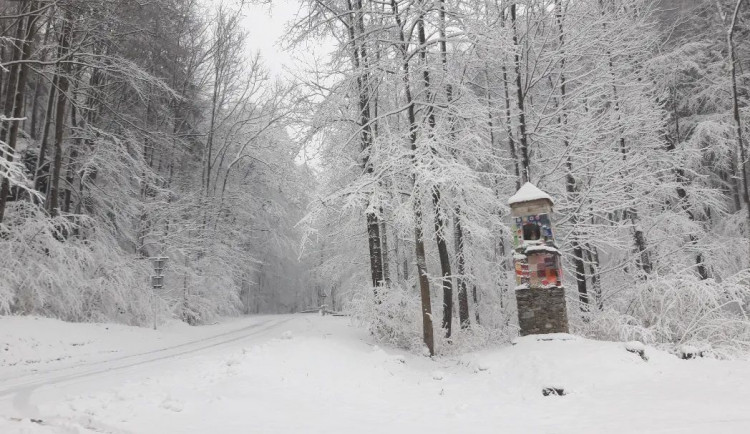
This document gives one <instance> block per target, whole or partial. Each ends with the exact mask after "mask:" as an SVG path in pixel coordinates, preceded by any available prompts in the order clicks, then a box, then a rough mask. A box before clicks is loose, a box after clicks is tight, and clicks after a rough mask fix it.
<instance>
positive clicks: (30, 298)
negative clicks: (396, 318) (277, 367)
mask: <svg viewBox="0 0 750 434" xmlns="http://www.w3.org/2000/svg"><path fill="white" fill-rule="evenodd" d="M240 7H241V4H239V3H237V4H234V3H231V2H226V3H225V4H221V5H216V6H215V7H213V9H211V10H209V12H208V13H206V12H205V11H206V9H205V5H203V4H202V3H200V2H197V1H194V0H165V1H154V2H135V1H111V0H107V1H88V0H40V1H37V0H20V1H18V0H16V1H3V2H0V14H2V15H0V26H1V27H0V31H1V32H2V39H1V40H0V44H1V45H0V59H1V60H2V75H1V77H0V79H1V80H2V82H1V83H0V85H2V91H1V92H0V94H1V95H0V106H2V107H3V123H2V131H0V140H1V141H2V145H3V154H2V155H3V158H2V159H0V163H2V175H3V177H2V179H3V184H2V196H1V197H2V200H1V201H0V219H2V220H1V223H2V226H0V228H1V230H2V239H0V250H1V251H2V253H1V254H0V312H1V313H6V314H8V313H10V314H41V315H50V316H55V317H59V318H62V319H66V320H74V321H88V320H101V319H114V320H118V321H122V322H127V323H135V324H142V323H145V322H146V321H147V320H148V318H150V317H151V315H152V313H154V312H156V313H158V314H159V316H162V317H163V316H170V315H171V316H176V317H179V318H182V319H183V320H185V321H187V322H189V323H191V324H192V323H198V322H205V321H207V320H210V318H211V317H213V316H216V315H218V314H236V313H243V312H246V313H247V312H259V311H266V312H268V311H270V312H273V311H284V312H288V311H293V310H295V309H297V308H298V307H299V306H300V305H306V304H307V301H306V297H309V296H308V294H307V293H303V292H302V290H303V288H304V287H303V285H302V278H303V270H302V267H301V265H300V264H301V263H300V261H298V254H297V250H298V244H299V235H297V234H296V233H295V232H294V224H295V223H296V221H297V220H299V218H300V217H301V216H302V214H303V212H304V207H305V205H306V199H305V192H304V190H303V189H301V188H300V187H299V186H300V185H304V183H306V182H307V181H306V179H307V177H308V176H309V174H308V173H307V172H306V171H305V170H304V169H303V168H301V167H299V166H297V165H295V164H294V159H295V157H296V155H297V153H298V151H299V149H298V145H297V144H296V143H295V142H294V141H293V140H292V139H291V138H290V136H289V134H288V132H287V130H286V128H287V126H288V125H289V124H290V122H292V120H293V119H294V116H293V113H292V109H293V107H294V100H295V98H297V96H296V93H295V88H294V86H293V85H290V84H285V83H281V82H279V81H278V80H276V79H274V78H273V77H272V76H270V75H269V73H268V72H267V71H266V70H265V69H264V67H263V65H262V62H261V60H260V58H259V57H258V55H257V54H252V53H251V52H250V50H249V49H248V47H247V44H246V30H245V29H244V28H243V25H242V16H243V15H242V10H241V8H240ZM154 256H166V257H168V260H167V264H168V265H167V269H166V270H167V276H166V278H165V287H164V288H163V289H161V290H159V291H156V292H152V291H151V286H150V284H149V275H150V274H151V273H152V271H151V267H152V265H151V263H150V261H149V259H148V258H150V257H154ZM277 288H282V289H283V291H277Z"/></svg>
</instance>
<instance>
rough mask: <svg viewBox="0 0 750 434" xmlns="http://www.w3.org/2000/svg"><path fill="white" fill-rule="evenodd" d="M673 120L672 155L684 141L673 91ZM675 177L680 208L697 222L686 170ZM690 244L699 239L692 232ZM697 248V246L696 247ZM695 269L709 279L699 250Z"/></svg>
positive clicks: (668, 147)
mask: <svg viewBox="0 0 750 434" xmlns="http://www.w3.org/2000/svg"><path fill="white" fill-rule="evenodd" d="M672 118H673V120H674V129H675V137H674V138H673V139H671V140H670V139H667V151H669V152H670V153H671V152H673V151H674V150H675V149H676V148H677V146H676V145H677V144H679V143H680V141H681V140H682V138H681V136H680V113H679V109H678V107H677V90H676V89H672ZM674 172H675V177H676V178H677V189H676V190H677V197H679V198H680V206H681V208H682V210H683V211H685V214H687V216H688V218H689V219H690V221H693V222H694V221H697V219H696V218H695V213H694V212H693V211H692V210H691V209H690V203H689V200H688V193H687V190H685V186H686V185H687V184H688V178H687V176H686V175H685V170H684V169H682V168H680V167H678V168H676V169H675V170H674ZM688 238H689V240H690V244H691V245H693V246H696V244H697V242H698V239H697V237H696V236H695V234H693V233H692V232H691V233H690V234H688ZM696 247H697V246H696ZM695 267H696V271H697V272H698V276H699V277H700V278H701V280H706V279H708V268H707V267H706V264H705V260H704V257H703V252H701V251H700V250H698V252H696V254H695Z"/></svg>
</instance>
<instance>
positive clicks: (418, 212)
mask: <svg viewBox="0 0 750 434" xmlns="http://www.w3.org/2000/svg"><path fill="white" fill-rule="evenodd" d="M391 9H392V10H393V16H394V19H395V21H396V26H397V28H398V30H399V41H400V51H401V56H402V59H403V64H402V70H403V74H404V75H403V81H404V95H405V98H406V105H407V111H406V113H407V116H408V119H409V143H410V145H411V151H412V153H413V157H412V158H415V156H416V151H417V134H418V131H419V126H418V125H417V118H416V114H415V110H414V100H413V98H412V95H411V84H410V79H409V55H408V49H409V43H408V42H407V41H406V36H405V35H404V26H403V23H402V21H401V17H400V15H399V12H398V3H397V2H396V0H391ZM413 164H414V166H416V161H413ZM411 178H412V184H413V185H414V187H415V191H414V196H413V197H412V199H413V207H414V208H413V209H414V250H415V255H416V262H417V276H418V278H419V295H420V299H421V302H422V306H421V307H422V336H423V339H424V343H425V345H426V346H427V350H428V351H429V354H430V356H433V355H434V354H435V338H434V334H433V325H432V305H431V301H430V280H429V278H428V277H427V258H426V255H425V250H424V234H423V231H422V224H423V221H422V200H421V198H420V197H421V192H419V191H417V188H416V187H417V185H418V184H417V173H416V170H415V171H414V172H413V174H412V177H411Z"/></svg>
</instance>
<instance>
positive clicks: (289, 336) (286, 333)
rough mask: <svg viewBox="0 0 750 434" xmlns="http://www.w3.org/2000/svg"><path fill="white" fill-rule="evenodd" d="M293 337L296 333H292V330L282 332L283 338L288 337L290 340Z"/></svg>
mask: <svg viewBox="0 0 750 434" xmlns="http://www.w3.org/2000/svg"><path fill="white" fill-rule="evenodd" d="M293 337H294V335H293V334H292V331H291V330H287V331H285V332H284V333H282V334H281V339H287V340H288V339H291V338H293Z"/></svg>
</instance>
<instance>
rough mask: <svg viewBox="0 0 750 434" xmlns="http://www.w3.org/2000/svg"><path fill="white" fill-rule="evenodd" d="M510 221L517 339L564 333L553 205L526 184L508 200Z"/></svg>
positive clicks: (565, 316)
mask: <svg viewBox="0 0 750 434" xmlns="http://www.w3.org/2000/svg"><path fill="white" fill-rule="evenodd" d="M508 204H509V205H510V212H511V216H512V217H513V223H514V227H513V264H514V266H515V271H516V304H517V305H518V323H519V326H520V327H521V336H526V335H531V334H544V333H567V332H568V314H567V310H566V307H565V288H563V286H562V274H563V273H562V266H561V261H560V251H559V250H558V249H557V244H556V243H555V234H554V231H553V229H552V207H553V205H554V201H553V200H552V197H550V196H549V195H548V194H547V193H545V192H543V191H542V190H540V189H539V188H537V187H536V186H535V185H534V184H532V183H530V182H527V183H526V184H524V185H523V186H522V187H521V188H520V189H519V190H518V192H516V194H514V195H513V196H511V198H510V199H509V200H508Z"/></svg>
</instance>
